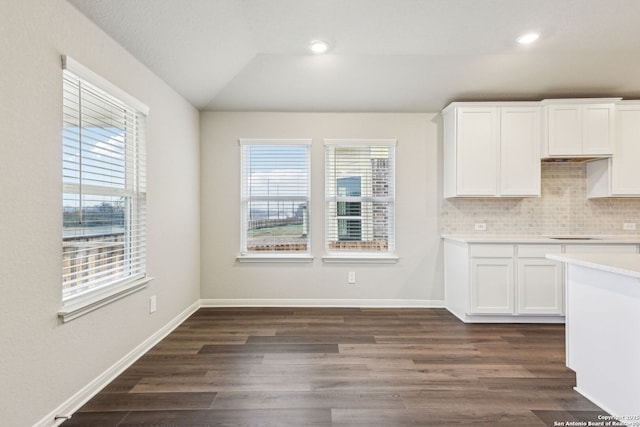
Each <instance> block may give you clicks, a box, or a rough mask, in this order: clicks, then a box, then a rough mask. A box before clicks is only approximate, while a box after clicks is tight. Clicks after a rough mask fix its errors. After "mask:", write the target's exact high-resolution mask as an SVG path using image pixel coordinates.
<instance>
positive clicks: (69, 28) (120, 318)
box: [0, 0, 200, 426]
mask: <svg viewBox="0 0 640 427" xmlns="http://www.w3.org/2000/svg"><path fill="white" fill-rule="evenodd" d="M0 53H1V55H0V57H2V64H1V65H0V200H1V202H0V289H1V291H2V307H1V308H0V384H1V387H0V414H2V421H1V424H2V425H7V426H27V425H32V424H34V423H35V422H37V421H39V420H41V419H42V418H43V417H45V416H46V415H47V414H49V413H50V412H51V411H53V410H54V409H56V408H57V407H59V405H61V404H62V403H63V402H65V401H66V400H67V399H69V398H70V397H71V396H72V395H73V394H74V393H76V392H78V391H79V390H80V389H82V387H84V386H86V385H87V384H89V383H90V382H91V381H92V380H94V379H95V378H96V377H97V376H98V375H99V374H101V373H103V372H104V371H105V370H106V369H107V368H109V367H111V366H112V365H113V364H114V363H116V362H117V361H118V360H120V359H121V358H122V357H123V356H125V355H126V354H127V353H129V352H130V351H131V350H132V349H134V348H135V347H136V346H138V345H140V344H141V343H142V342H143V341H144V340H145V339H147V338H148V337H150V336H152V335H153V334H154V333H155V332H157V331H158V330H160V329H161V328H162V327H163V326H164V325H166V324H167V323H168V322H169V321H170V320H172V319H174V318H176V316H178V315H179V314H180V313H182V312H183V311H184V310H185V309H187V308H188V307H190V306H191V305H192V304H193V303H194V302H196V301H197V300H198V298H199V281H200V277H199V274H200V264H199V245H200V243H199V169H198V167H199V160H198V158H199V115H198V112H197V111H196V110H195V109H194V108H193V107H192V106H191V105H190V104H188V103H187V102H186V101H185V100H184V99H182V98H181V97H180V96H178V95H177V94H176V93H175V92H174V91H172V90H171V89H169V88H168V86H167V85H166V84H164V83H163V82H162V81H161V80H160V79H158V78H157V77H155V76H154V75H153V74H151V72H150V71H148V70H147V69H146V68H145V67H144V66H142V65H141V64H140V63H139V62H138V61H137V60H136V59H134V58H133V57H132V56H131V55H129V54H128V53H127V52H126V51H125V50H124V49H122V48H121V47H119V46H118V45H117V44H116V43H115V42H114V41H113V40H111V39H110V38H108V37H107V36H106V35H105V34H104V33H103V32H101V31H100V30H99V29H98V28H97V27H96V26H95V25H93V24H92V23H91V22H90V21H88V20H87V19H86V18H84V17H83V16H82V15H81V14H80V13H79V12H77V11H76V10H75V9H73V8H72V7H71V6H70V5H69V4H68V3H66V2H65V1H63V0H46V1H45V0H2V2H0ZM61 54H68V55H70V56H72V57H73V58H74V59H76V60H77V61H79V62H81V63H82V64H84V65H85V66H87V67H89V68H91V69H93V71H95V72H97V73H98V74H100V75H102V76H103V77H105V78H107V79H108V80H111V81H112V82H113V83H115V84H116V85H118V86H120V87H121V88H122V89H124V90H125V91H127V92H129V93H131V94H132V95H133V96H135V97H136V98H138V99H140V100H141V101H143V102H145V103H146V104H147V105H149V107H150V108H151V114H150V117H149V120H148V188H149V190H148V211H149V221H148V228H149V232H148V242H149V258H148V270H149V272H150V274H151V275H152V276H154V277H155V280H154V281H152V282H151V284H150V286H149V288H148V289H145V290H143V291H141V292H138V293H136V294H134V295H131V296H129V297H127V298H125V299H123V300H120V301H117V302H115V303H113V304H111V305H109V306H107V307H104V308H102V309H100V310H97V311H94V312H92V313H90V314H88V315H86V316H83V317H81V318H79V319H76V320H74V321H71V322H69V323H66V324H61V323H60V322H59V320H58V318H57V312H58V310H59V309H60V301H61V287H60V286H61V285H60V281H61V278H60V275H61V258H62V257H61V236H62V209H61V189H62V186H61V129H62V108H61V107H62V101H61V99H62V98H61V97H62V74H61V66H60V55H61ZM150 295H157V296H158V311H157V312H156V313H154V314H152V315H150V314H149V312H148V300H149V296H150Z"/></svg>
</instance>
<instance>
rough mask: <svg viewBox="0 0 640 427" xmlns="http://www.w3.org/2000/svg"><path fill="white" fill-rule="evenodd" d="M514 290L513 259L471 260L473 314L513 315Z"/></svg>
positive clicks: (471, 309)
mask: <svg viewBox="0 0 640 427" xmlns="http://www.w3.org/2000/svg"><path fill="white" fill-rule="evenodd" d="M513 290H514V287H513V259H510V258H472V259H471V308H470V311H471V312H472V313H477V314H511V313H513Z"/></svg>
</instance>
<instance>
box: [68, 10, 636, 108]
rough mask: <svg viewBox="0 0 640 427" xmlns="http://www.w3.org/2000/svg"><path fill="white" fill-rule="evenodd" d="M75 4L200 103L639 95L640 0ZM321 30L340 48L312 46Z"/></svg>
mask: <svg viewBox="0 0 640 427" xmlns="http://www.w3.org/2000/svg"><path fill="white" fill-rule="evenodd" d="M69 2H70V3H71V4H73V5H74V6H75V7H76V8H78V9H79V10H80V11H81V12H82V13H84V14H85V15H86V16H88V17H89V18H90V19H91V20H93V21H94V22H95V23H96V24H97V25H98V26H99V27H101V28H102V29H103V30H104V31H105V32H106V33H108V34H109V35H111V36H112V37H113V38H114V39H115V40H117V41H118V42H119V43H120V44H121V45H122V46H124V47H125V48H126V49H127V50H129V51H130V52H131V53H132V54H133V55H134V56H136V57H137V58H138V59H139V60H140V61H141V62H143V63H144V64H146V65H147V66H148V67H149V68H150V69H151V70H152V71H154V72H155V73H156V74H157V75H158V76H160V77H161V78H162V79H164V80H165V81H166V82H167V83H168V84H169V85H171V86H172V87H174V88H175V89H176V91H178V92H179V93H180V94H182V95H183V96H184V97H185V98H186V99H187V100H189V101H190V102H191V103H192V104H193V105H194V106H196V107H197V108H199V109H201V110H233V111H420V112H424V111H429V112H434V111H439V110H440V109H442V108H443V107H444V106H445V105H446V104H448V103H449V102H451V101H463V100H537V99H542V98H545V97H547V98H548V97H581V96H584V97H590V96H622V97H624V98H628V99H629V98H640V24H639V22H640V1H639V0H109V1H106V0H69ZM534 30H535V31H539V32H541V33H542V37H541V38H540V40H539V41H538V42H537V43H535V44H533V45H529V46H520V45H517V43H516V42H515V39H516V37H517V36H518V35H520V34H522V33H524V32H528V31H534ZM312 39H324V40H327V41H329V42H331V43H332V48H331V50H330V51H329V53H327V54H325V55H312V54H310V53H308V50H307V46H308V43H309V41H310V40H312Z"/></svg>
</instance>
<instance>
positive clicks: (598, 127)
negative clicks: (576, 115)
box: [582, 104, 615, 155]
mask: <svg viewBox="0 0 640 427" xmlns="http://www.w3.org/2000/svg"><path fill="white" fill-rule="evenodd" d="M614 112H615V109H614V105H613V104H587V105H583V106H582V154H585V155H590V154H593V155H611V154H613V146H614V143H613V142H614V140H613V138H614V123H615V121H614Z"/></svg>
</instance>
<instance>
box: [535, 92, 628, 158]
mask: <svg viewBox="0 0 640 427" xmlns="http://www.w3.org/2000/svg"><path fill="white" fill-rule="evenodd" d="M618 101H620V98H600V99H546V100H544V101H542V105H543V106H544V107H543V136H542V158H554V157H556V158H571V157H611V156H612V155H613V153H614V135H615V127H614V126H615V119H614V112H615V103H616V102H618Z"/></svg>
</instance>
